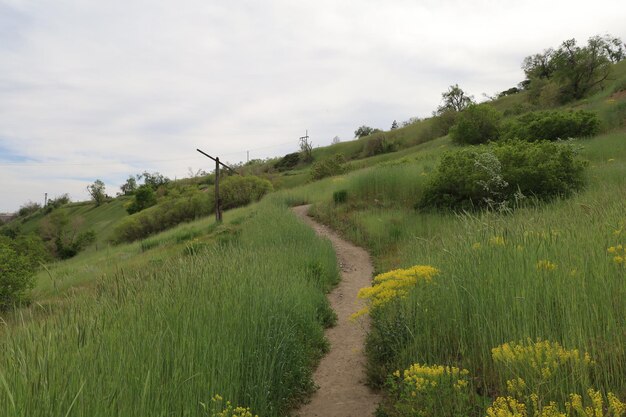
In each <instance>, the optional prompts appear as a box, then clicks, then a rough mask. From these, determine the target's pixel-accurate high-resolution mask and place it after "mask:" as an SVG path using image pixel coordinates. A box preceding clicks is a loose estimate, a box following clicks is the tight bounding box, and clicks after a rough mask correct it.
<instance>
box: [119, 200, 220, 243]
mask: <svg viewBox="0 0 626 417" xmlns="http://www.w3.org/2000/svg"><path fill="white" fill-rule="evenodd" d="M214 209H215V205H214V201H213V194H212V193H203V192H201V191H194V192H191V193H188V194H187V195H185V196H181V197H178V198H176V199H168V200H165V201H162V202H161V203H159V204H157V205H156V206H153V207H150V208H147V209H145V210H143V211H140V212H139V213H135V214H133V215H131V216H128V217H126V218H125V219H124V220H122V221H121V222H120V223H119V224H118V225H117V227H116V228H115V230H114V231H113V237H112V241H113V242H115V243H121V242H132V241H133V240H137V239H142V238H144V237H147V236H149V235H151V234H153V233H157V232H160V231H163V230H165V229H168V228H170V227H172V226H175V225H177V224H179V223H182V222H186V221H191V220H194V219H197V218H199V217H202V216H206V215H208V214H210V213H212V212H213V211H214Z"/></svg>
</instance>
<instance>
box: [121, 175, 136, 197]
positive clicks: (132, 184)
mask: <svg viewBox="0 0 626 417" xmlns="http://www.w3.org/2000/svg"><path fill="white" fill-rule="evenodd" d="M120 190H121V191H122V194H123V195H132V194H134V192H135V191H136V190H137V180H136V179H135V177H133V176H132V175H131V176H130V177H128V179H127V180H126V182H125V183H124V185H122V186H121V187H120Z"/></svg>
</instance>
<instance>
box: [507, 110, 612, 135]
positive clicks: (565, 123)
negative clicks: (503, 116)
mask: <svg viewBox="0 0 626 417" xmlns="http://www.w3.org/2000/svg"><path fill="white" fill-rule="evenodd" d="M599 129H600V120H599V119H598V116H597V115H596V114H595V113H591V112H588V111H584V110H578V111H575V112H572V111H569V112H564V111H542V112H531V113H527V114H524V115H522V116H519V117H517V118H515V119H513V120H512V121H510V122H508V123H507V124H505V125H504V126H503V128H502V137H503V138H505V139H523V140H527V141H531V142H532V141H537V140H557V139H567V138H577V137H585V136H593V135H595V134H597V133H598V131H599Z"/></svg>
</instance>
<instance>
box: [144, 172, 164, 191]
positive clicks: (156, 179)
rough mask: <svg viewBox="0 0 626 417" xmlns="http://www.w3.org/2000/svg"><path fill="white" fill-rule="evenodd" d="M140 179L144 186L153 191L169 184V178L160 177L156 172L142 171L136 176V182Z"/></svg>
mask: <svg viewBox="0 0 626 417" xmlns="http://www.w3.org/2000/svg"><path fill="white" fill-rule="evenodd" d="M142 178H143V183H144V185H147V186H149V187H152V189H153V190H154V191H156V190H157V189H158V188H159V187H160V186H162V185H166V184H168V183H169V182H170V179H169V178H167V177H165V176H163V175H161V174H160V173H158V172H153V173H150V172H148V171H144V172H143V173H142V174H141V175H137V179H138V180H140V179H142Z"/></svg>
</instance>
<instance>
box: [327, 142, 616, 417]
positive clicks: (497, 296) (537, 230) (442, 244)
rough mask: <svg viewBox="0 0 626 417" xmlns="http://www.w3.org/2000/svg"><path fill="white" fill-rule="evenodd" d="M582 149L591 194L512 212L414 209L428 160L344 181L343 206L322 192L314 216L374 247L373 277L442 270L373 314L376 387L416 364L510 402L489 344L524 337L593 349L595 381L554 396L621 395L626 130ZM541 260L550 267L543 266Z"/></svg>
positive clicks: (554, 389) (565, 385)
mask: <svg viewBox="0 0 626 417" xmlns="http://www.w3.org/2000/svg"><path fill="white" fill-rule="evenodd" d="M577 143H578V144H579V145H581V146H582V151H581V152H582V156H583V157H584V158H586V159H588V160H589V161H590V168H589V171H588V186H587V188H586V189H585V190H584V191H583V192H581V193H579V194H578V195H576V196H574V197H573V198H571V199H569V200H560V201H556V202H554V203H551V204H544V205H539V206H533V207H526V208H519V209H517V210H516V211H514V212H513V213H507V214H498V213H477V214H473V215H469V214H467V215H454V214H445V213H421V212H418V211H416V210H414V209H413V208H412V203H413V202H414V201H415V199H416V198H417V197H418V196H419V193H420V187H421V186H422V185H423V181H425V178H427V176H423V175H422V173H424V172H426V167H427V164H428V162H427V161H430V160H432V159H431V158H429V157H428V156H429V155H428V154H425V155H423V158H420V159H418V160H415V161H409V162H406V163H403V164H395V165H387V166H385V165H382V166H380V167H378V168H371V169H368V170H364V171H360V172H355V173H353V174H351V175H350V176H348V177H347V178H346V179H345V180H344V181H343V183H342V189H345V190H347V192H348V202H347V203H346V204H340V205H335V204H334V203H333V202H332V200H331V198H330V195H329V194H330V190H328V191H327V192H326V197H324V199H323V200H322V202H320V203H318V204H317V205H316V207H315V213H316V215H317V216H318V218H319V219H321V220H322V221H324V222H326V223H328V224H330V225H332V226H333V227H334V228H336V229H338V230H340V231H342V233H343V234H344V235H346V236H347V237H349V238H350V239H351V240H353V241H355V242H356V243H358V244H360V245H363V246H365V247H367V248H369V249H370V251H371V252H372V253H373V254H374V260H375V263H376V268H377V270H378V271H379V272H384V271H388V270H391V269H395V268H404V267H410V266H413V265H432V266H434V267H436V268H438V269H440V270H441V274H440V276H438V277H437V278H436V279H435V284H434V285H432V286H430V287H428V290H424V288H423V287H421V288H422V289H421V290H420V291H414V292H412V293H411V294H410V296H409V297H408V298H406V299H404V300H399V301H397V302H395V303H393V304H392V305H390V306H389V307H388V308H385V309H382V310H380V311H378V312H377V314H376V315H375V316H374V327H373V331H372V333H371V335H370V338H369V342H368V352H369V357H370V377H371V380H372V381H373V382H374V383H381V382H382V381H383V380H384V379H385V378H386V377H387V375H388V374H390V373H391V372H392V371H394V370H396V369H405V368H407V367H408V366H409V365H411V364H412V363H416V362H420V363H428V364H444V365H446V364H449V365H457V366H460V367H463V368H467V369H468V370H470V372H471V373H472V375H473V377H474V378H475V381H476V383H477V384H478V385H479V386H481V388H480V391H481V392H483V393H484V392H488V393H490V394H491V395H497V394H500V395H505V394H506V386H505V385H503V381H502V380H501V375H500V374H499V373H498V372H497V369H496V367H495V365H494V362H493V360H492V359H491V348H493V347H496V346H498V345H500V344H502V343H505V342H509V341H516V340H525V339H526V338H528V337H530V338H531V339H535V338H542V339H544V340H551V341H557V342H559V343H561V344H562V345H563V346H565V347H567V348H569V349H580V350H581V352H582V351H586V352H589V354H590V355H591V357H592V358H593V359H595V360H596V362H597V364H596V366H595V367H594V369H593V373H592V379H591V382H589V380H584V381H583V380H579V381H578V383H572V382H571V381H569V382H567V381H561V382H560V383H556V384H555V385H554V386H551V392H550V395H551V397H550V399H551V400H560V401H564V400H565V399H567V395H568V394H569V393H571V392H579V393H581V394H584V392H585V388H586V386H587V385H585V384H587V383H591V384H593V386H594V387H595V388H598V389H601V390H602V391H603V392H606V391H612V392H614V393H616V394H617V395H618V396H621V398H625V397H626V378H624V374H625V373H626V348H624V346H626V306H625V304H624V303H623V302H622V300H623V299H625V297H626V285H625V283H626V281H624V278H625V277H626V270H625V269H624V266H623V265H619V264H617V263H616V262H615V261H614V260H613V256H614V255H612V254H609V253H607V249H608V248H609V247H611V246H616V245H618V244H626V216H625V213H624V200H625V198H626V133H619V132H618V133H612V134H608V135H603V136H599V137H596V138H593V139H587V140H580V141H578V142H577ZM432 158H436V155H432ZM318 193H319V192H318ZM496 238H497V239H496ZM500 239H502V241H503V242H504V245H500V244H497V241H499V240H500ZM546 260H547V261H550V262H551V263H553V264H555V265H556V268H555V269H554V270H550V271H546V270H543V269H541V267H540V266H539V267H538V264H539V263H540V262H541V261H546ZM482 412H484V410H483V411H482Z"/></svg>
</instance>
